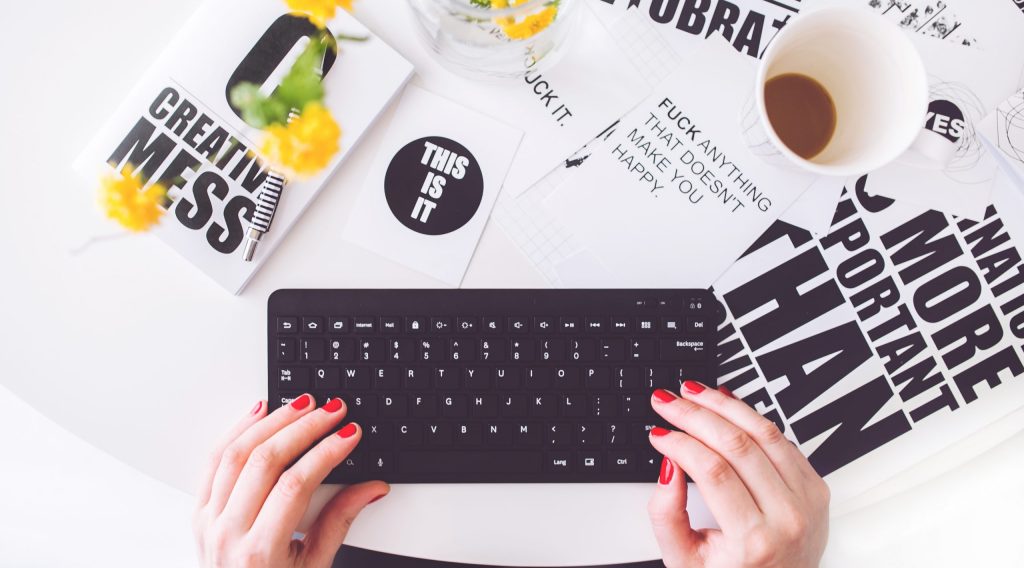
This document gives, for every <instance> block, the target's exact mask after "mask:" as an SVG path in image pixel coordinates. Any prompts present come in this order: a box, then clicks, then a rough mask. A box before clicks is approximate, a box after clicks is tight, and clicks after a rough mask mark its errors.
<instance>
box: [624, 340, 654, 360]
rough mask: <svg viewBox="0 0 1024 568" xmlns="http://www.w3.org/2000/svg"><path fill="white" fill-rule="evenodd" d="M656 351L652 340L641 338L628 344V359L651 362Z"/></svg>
mask: <svg viewBox="0 0 1024 568" xmlns="http://www.w3.org/2000/svg"><path fill="white" fill-rule="evenodd" d="M657 351H658V346H657V344H656V343H655V342H654V339H652V338H648V337H641V338H637V339H634V340H633V341H631V342H630V344H629V358H630V359H631V360H633V361H652V360H654V357H655V355H656V353H657Z"/></svg>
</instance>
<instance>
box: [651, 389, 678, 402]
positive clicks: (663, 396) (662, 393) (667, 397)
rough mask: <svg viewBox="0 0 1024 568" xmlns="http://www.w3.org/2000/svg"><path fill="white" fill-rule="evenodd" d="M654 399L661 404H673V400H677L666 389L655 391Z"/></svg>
mask: <svg viewBox="0 0 1024 568" xmlns="http://www.w3.org/2000/svg"><path fill="white" fill-rule="evenodd" d="M654 398H656V399H658V400H660V401H661V402H672V401H673V400H675V399H676V395H674V394H672V393H670V392H668V391H667V390H665V389H658V390H656V391H654Z"/></svg>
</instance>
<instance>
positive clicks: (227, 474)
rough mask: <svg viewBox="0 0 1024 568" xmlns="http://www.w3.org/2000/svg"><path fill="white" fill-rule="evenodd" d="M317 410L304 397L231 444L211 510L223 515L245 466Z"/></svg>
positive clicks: (215, 486) (217, 479)
mask: <svg viewBox="0 0 1024 568" xmlns="http://www.w3.org/2000/svg"><path fill="white" fill-rule="evenodd" d="M314 408H316V401H315V400H313V396H312V395H308V394H304V395H302V396H300V397H298V398H296V399H295V400H293V401H292V402H291V404H286V405H284V406H282V407H281V408H278V409H277V410H275V411H274V412H271V413H270V414H269V415H267V417H266V418H264V419H263V420H260V421H259V422H257V423H255V424H253V425H252V426H250V427H249V428H248V429H247V430H246V431H245V432H243V433H242V434H240V435H239V436H238V437H237V438H236V439H235V441H234V442H231V443H230V444H228V446H227V447H226V448H225V449H224V455H223V457H222V458H221V460H220V465H219V466H217V473H216V475H214V478H213V487H212V489H211V491H210V500H209V502H208V503H207V509H208V510H209V511H210V512H211V513H212V514H215V515H219V514H220V513H221V512H222V511H223V510H224V506H225V505H226V504H227V502H228V498H229V497H230V496H231V491H232V489H234V487H235V483H236V482H238V476H239V474H240V473H241V472H242V468H243V467H245V463H246V462H247V461H249V456H250V455H251V454H252V451H253V449H254V448H256V446H258V445H260V444H262V443H263V442H266V441H267V440H268V439H269V438H270V437H271V436H273V435H274V434H275V433H276V432H277V431H279V430H281V429H282V428H284V427H285V426H288V425H289V424H291V423H292V422H295V421H296V420H298V419H299V418H301V417H303V416H305V415H306V414H308V413H309V412H311V411H312V410H313V409H314Z"/></svg>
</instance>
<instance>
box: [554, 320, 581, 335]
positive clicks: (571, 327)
mask: <svg viewBox="0 0 1024 568" xmlns="http://www.w3.org/2000/svg"><path fill="white" fill-rule="evenodd" d="M581 327H582V326H581V324H580V318H573V317H563V318H558V328H559V329H561V330H562V332H564V333H576V332H578V331H580V328H581Z"/></svg>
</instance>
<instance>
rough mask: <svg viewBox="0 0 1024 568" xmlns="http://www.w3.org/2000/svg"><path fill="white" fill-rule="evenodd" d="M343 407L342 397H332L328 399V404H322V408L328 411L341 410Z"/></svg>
mask: <svg viewBox="0 0 1024 568" xmlns="http://www.w3.org/2000/svg"><path fill="white" fill-rule="evenodd" d="M341 407H342V402H341V399H340V398H332V399H331V400H328V401H327V404H325V405H323V406H321V407H320V408H323V409H324V410H326V411H327V412H337V411H339V410H341Z"/></svg>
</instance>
